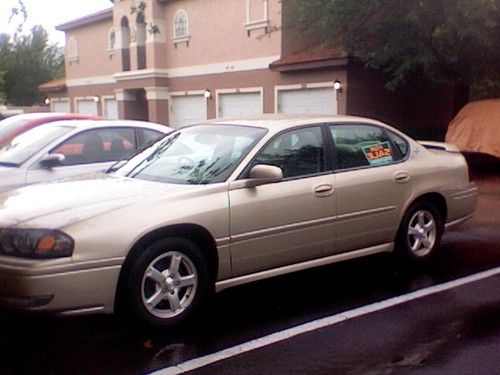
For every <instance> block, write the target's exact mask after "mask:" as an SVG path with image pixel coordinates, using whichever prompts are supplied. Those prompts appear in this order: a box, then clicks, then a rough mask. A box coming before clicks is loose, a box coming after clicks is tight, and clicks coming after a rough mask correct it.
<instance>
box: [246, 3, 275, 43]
mask: <svg viewBox="0 0 500 375" xmlns="http://www.w3.org/2000/svg"><path fill="white" fill-rule="evenodd" d="M267 1H268V0H247V18H246V22H245V30H246V31H247V34H248V36H250V34H251V32H252V30H259V29H262V30H264V32H265V33H267V29H268V27H269V24H270V21H269V10H268V2H267Z"/></svg>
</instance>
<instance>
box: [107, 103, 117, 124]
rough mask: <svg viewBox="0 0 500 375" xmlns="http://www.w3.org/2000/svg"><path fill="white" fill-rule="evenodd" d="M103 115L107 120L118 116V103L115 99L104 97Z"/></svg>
mask: <svg viewBox="0 0 500 375" xmlns="http://www.w3.org/2000/svg"><path fill="white" fill-rule="evenodd" d="M104 115H105V116H106V118H107V119H109V120H116V119H117V118H118V104H117V103H116V100H115V99H104Z"/></svg>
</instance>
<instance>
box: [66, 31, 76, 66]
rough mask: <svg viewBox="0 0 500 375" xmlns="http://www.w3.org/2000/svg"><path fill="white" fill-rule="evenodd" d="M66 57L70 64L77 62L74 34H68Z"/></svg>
mask: <svg viewBox="0 0 500 375" xmlns="http://www.w3.org/2000/svg"><path fill="white" fill-rule="evenodd" d="M66 53H67V59H68V62H69V63H70V64H71V63H73V62H78V42H77V41H76V38H75V37H74V36H70V37H69V38H68V47H67V52H66Z"/></svg>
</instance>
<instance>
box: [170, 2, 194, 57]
mask: <svg viewBox="0 0 500 375" xmlns="http://www.w3.org/2000/svg"><path fill="white" fill-rule="evenodd" d="M190 39H191V36H190V35H189V19H188V15H187V13H186V11H185V10H184V9H179V10H178V11H177V12H175V16H174V36H173V37H172V41H173V42H174V44H175V48H177V43H186V45H187V46H188V47H189V40H190Z"/></svg>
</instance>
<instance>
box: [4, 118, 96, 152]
mask: <svg viewBox="0 0 500 375" xmlns="http://www.w3.org/2000/svg"><path fill="white" fill-rule="evenodd" d="M99 118H100V117H98V116H94V115H85V114H80V113H54V112H49V113H26V114H22V115H16V116H11V117H7V118H6V119H4V120H2V121H0V145H1V144H3V143H5V142H8V141H9V140H10V139H12V138H13V137H15V136H16V135H18V134H20V133H24V132H25V131H26V130H29V129H31V128H34V127H35V126H38V125H41V124H46V123H48V122H53V121H60V120H97V119H99Z"/></svg>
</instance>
